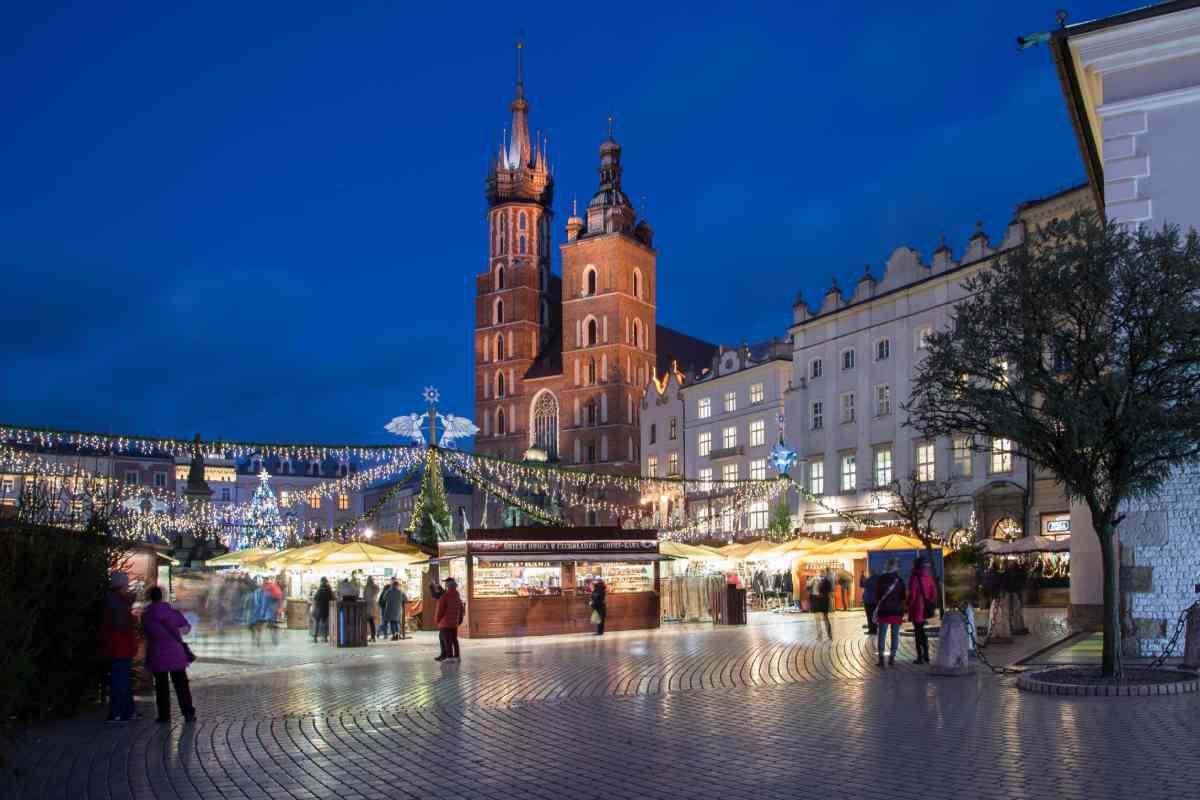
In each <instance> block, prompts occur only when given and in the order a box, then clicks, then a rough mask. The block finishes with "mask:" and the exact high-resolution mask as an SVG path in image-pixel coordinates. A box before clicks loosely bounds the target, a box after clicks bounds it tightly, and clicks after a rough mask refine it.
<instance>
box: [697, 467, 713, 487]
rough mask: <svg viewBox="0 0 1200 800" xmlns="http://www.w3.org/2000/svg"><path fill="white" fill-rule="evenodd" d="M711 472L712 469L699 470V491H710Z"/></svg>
mask: <svg viewBox="0 0 1200 800" xmlns="http://www.w3.org/2000/svg"><path fill="white" fill-rule="evenodd" d="M712 480H713V471H712V467H705V468H704V469H702V470H700V491H702V492H710V491H712Z"/></svg>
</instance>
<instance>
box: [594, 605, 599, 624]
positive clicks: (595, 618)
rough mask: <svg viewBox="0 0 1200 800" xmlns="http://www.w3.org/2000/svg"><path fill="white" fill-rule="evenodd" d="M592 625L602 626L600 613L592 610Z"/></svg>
mask: <svg viewBox="0 0 1200 800" xmlns="http://www.w3.org/2000/svg"><path fill="white" fill-rule="evenodd" d="M592 624H593V625H599V624H600V612H599V611H596V610H595V609H592Z"/></svg>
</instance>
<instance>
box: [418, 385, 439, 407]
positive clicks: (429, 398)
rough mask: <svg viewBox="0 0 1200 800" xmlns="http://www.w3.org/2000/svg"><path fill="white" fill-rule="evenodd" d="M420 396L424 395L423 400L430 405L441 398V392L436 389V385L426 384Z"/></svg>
mask: <svg viewBox="0 0 1200 800" xmlns="http://www.w3.org/2000/svg"><path fill="white" fill-rule="evenodd" d="M421 396H422V397H424V398H425V402H426V403H429V404H430V405H432V404H433V403H436V402H437V401H439V400H441V399H442V395H441V392H439V391H438V390H437V387H436V386H426V387H425V391H424V393H422V395H421Z"/></svg>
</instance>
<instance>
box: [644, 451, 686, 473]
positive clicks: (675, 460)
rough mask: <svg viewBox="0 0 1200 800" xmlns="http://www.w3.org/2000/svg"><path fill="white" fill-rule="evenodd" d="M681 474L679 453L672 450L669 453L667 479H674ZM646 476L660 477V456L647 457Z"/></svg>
mask: <svg viewBox="0 0 1200 800" xmlns="http://www.w3.org/2000/svg"><path fill="white" fill-rule="evenodd" d="M678 474H679V452H678V451H677V450H672V451H671V452H670V453H667V477H669V478H673V477H675V476H677V475H678ZM646 475H648V476H649V477H651V478H657V477H658V456H646Z"/></svg>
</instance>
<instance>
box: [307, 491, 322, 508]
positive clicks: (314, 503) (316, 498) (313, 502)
mask: <svg viewBox="0 0 1200 800" xmlns="http://www.w3.org/2000/svg"><path fill="white" fill-rule="evenodd" d="M308 504H309V506H311V507H312V508H320V507H321V496H320V495H318V494H314V495H313V496H312V497H311V498H310V499H309V501H308Z"/></svg>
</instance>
